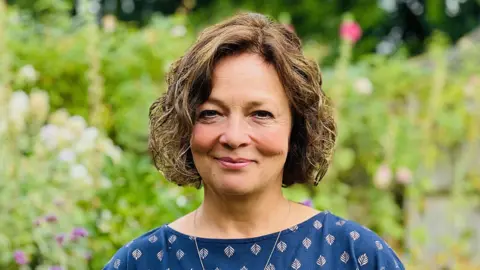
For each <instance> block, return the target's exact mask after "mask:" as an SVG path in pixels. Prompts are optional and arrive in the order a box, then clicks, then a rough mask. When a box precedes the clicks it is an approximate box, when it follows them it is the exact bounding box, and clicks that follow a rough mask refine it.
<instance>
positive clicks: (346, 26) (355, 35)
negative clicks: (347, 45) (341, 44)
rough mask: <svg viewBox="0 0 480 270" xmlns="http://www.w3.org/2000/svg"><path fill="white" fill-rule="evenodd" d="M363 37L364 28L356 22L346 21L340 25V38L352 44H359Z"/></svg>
mask: <svg viewBox="0 0 480 270" xmlns="http://www.w3.org/2000/svg"><path fill="white" fill-rule="evenodd" d="M361 36H362V28H360V25H359V24H358V23H356V22H354V21H350V20H347V21H344V22H343V23H342V25H340V37H341V38H342V39H344V40H347V41H350V42H352V43H355V42H357V41H358V40H359V39H360V37H361Z"/></svg>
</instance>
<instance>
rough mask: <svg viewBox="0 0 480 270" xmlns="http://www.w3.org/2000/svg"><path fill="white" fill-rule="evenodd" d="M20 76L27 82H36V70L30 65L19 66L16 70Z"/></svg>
mask: <svg viewBox="0 0 480 270" xmlns="http://www.w3.org/2000/svg"><path fill="white" fill-rule="evenodd" d="M18 75H19V76H20V78H22V79H24V80H26V81H28V82H36V81H37V79H38V72H37V71H36V70H35V68H34V67H33V66H32V65H26V66H23V67H21V68H20V70H19V71H18Z"/></svg>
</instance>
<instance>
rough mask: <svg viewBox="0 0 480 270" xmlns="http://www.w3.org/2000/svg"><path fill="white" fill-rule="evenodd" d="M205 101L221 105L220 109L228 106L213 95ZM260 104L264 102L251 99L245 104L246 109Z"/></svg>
mask: <svg viewBox="0 0 480 270" xmlns="http://www.w3.org/2000/svg"><path fill="white" fill-rule="evenodd" d="M205 103H212V104H215V105H217V106H219V107H221V108H222V109H227V108H228V106H227V105H226V104H225V102H223V101H222V100H220V99H218V98H215V97H209V98H208V99H207V101H206V102H205ZM262 105H265V102H263V101H255V100H253V101H249V102H248V104H247V106H246V109H251V108H255V107H260V106H262Z"/></svg>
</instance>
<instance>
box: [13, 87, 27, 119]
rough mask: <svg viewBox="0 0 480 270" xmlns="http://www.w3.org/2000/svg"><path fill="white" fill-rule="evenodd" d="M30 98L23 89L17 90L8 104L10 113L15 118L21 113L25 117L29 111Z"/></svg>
mask: <svg viewBox="0 0 480 270" xmlns="http://www.w3.org/2000/svg"><path fill="white" fill-rule="evenodd" d="M29 103H30V102H29V99H28V95H27V94H26V93H25V92H23V91H21V90H20V91H15V92H13V93H12V96H11V98H10V104H9V106H8V109H9V115H10V116H11V117H13V118H15V117H19V115H21V116H22V117H24V116H25V115H26V114H27V113H28V111H29Z"/></svg>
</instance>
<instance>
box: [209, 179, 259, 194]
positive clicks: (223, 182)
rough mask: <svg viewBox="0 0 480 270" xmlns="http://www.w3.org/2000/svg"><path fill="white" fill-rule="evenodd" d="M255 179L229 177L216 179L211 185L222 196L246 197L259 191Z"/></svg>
mask: <svg viewBox="0 0 480 270" xmlns="http://www.w3.org/2000/svg"><path fill="white" fill-rule="evenodd" d="M253 179H254V178H253V177H249V176H246V175H228V176H222V177H218V178H216V179H215V181H213V183H211V184H212V185H213V186H214V187H215V189H216V190H217V191H218V192H221V193H222V194H230V195H246V194H249V193H252V192H254V191H255V190H256V189H257V186H256V185H255V183H253V182H252V181H251V180H253Z"/></svg>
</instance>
